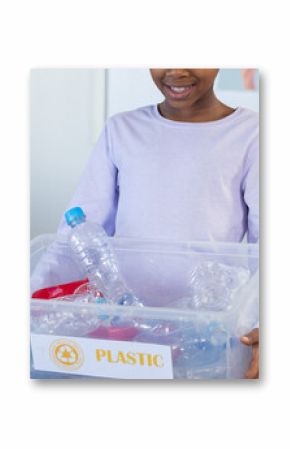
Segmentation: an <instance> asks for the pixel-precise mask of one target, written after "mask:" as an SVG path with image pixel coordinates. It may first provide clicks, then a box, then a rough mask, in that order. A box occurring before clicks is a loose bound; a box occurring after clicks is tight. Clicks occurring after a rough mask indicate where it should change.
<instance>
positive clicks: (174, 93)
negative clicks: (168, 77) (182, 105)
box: [164, 84, 196, 100]
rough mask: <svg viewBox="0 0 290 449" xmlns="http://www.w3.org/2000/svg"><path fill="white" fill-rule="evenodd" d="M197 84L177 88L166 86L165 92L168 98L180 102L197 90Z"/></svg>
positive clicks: (175, 86)
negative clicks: (179, 100)
mask: <svg viewBox="0 0 290 449" xmlns="http://www.w3.org/2000/svg"><path fill="white" fill-rule="evenodd" d="M195 87H196V85H195V84H190V85H187V86H177V85H168V84H164V91H165V94H166V96H168V97H170V98H172V99H175V100H178V99H181V100H183V99H184V98H186V97H188V96H189V95H190V94H191V93H192V92H193V91H194V89H195Z"/></svg>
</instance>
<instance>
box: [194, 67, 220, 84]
mask: <svg viewBox="0 0 290 449" xmlns="http://www.w3.org/2000/svg"><path fill="white" fill-rule="evenodd" d="M218 72H219V70H218V69H200V70H196V76H197V77H198V78H199V80H200V82H201V83H202V84H203V85H204V86H206V87H208V86H210V85H212V84H213V83H214V81H215V79H216V76H217V74H218Z"/></svg>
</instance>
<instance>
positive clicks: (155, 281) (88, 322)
mask: <svg viewBox="0 0 290 449" xmlns="http://www.w3.org/2000/svg"><path fill="white" fill-rule="evenodd" d="M54 239H55V236H53V235H44V236H40V237H38V238H36V239H34V240H33V241H32V243H31V273H32V286H33V287H32V289H33V291H35V290H36V289H39V288H45V287H48V286H51V285H58V284H61V283H67V282H70V281H76V280H79V279H82V278H84V277H85V273H83V272H82V270H80V268H79V265H78V263H77V261H76V260H74V257H73V255H72V254H71V251H70V248H69V246H68V245H67V243H66V242H65V241H64V242H58V243H57V244H55V243H54ZM111 241H112V244H113V246H114V248H115V251H116V254H117V257H118V260H119V264H120V268H121V271H122V274H123V276H124V278H125V281H126V283H127V285H128V286H129V287H130V288H131V289H132V290H133V291H134V292H135V293H136V295H137V296H138V298H140V299H141V300H142V301H143V302H144V304H145V305H146V306H145V307H142V308H141V307H126V306H111V305H103V304H99V305H98V304H74V303H72V302H69V301H62V300H40V299H32V300H31V326H32V328H31V335H32V340H33V339H34V340H33V341H34V345H32V356H31V377H32V378H75V377H113V378H114V377H115V378H174V379H239V378H243V377H244V373H245V371H246V369H247V367H248V364H249V361H250V357H251V348H249V347H247V346H245V345H242V344H241V343H240V341H239V338H240V336H241V335H242V334H243V333H244V332H247V331H249V330H250V329H251V328H252V327H254V326H255V324H256V323H257V320H258V261H259V259H258V255H259V253H258V245H252V244H251V245H247V244H228V243H223V244H221V243H216V242H215V243H200V242H168V241H153V240H133V239H124V238H112V239H111ZM56 256H57V257H56ZM56 259H57V262H56ZM212 262H217V263H219V264H223V265H224V266H230V267H236V268H238V269H242V270H243V269H244V270H247V271H248V273H249V279H248V281H247V282H246V283H245V284H244V285H242V286H241V287H240V288H239V289H238V290H237V292H236V293H235V296H234V301H233V305H232V306H231V307H230V308H228V309H227V310H224V309H222V310H218V311H212V310H184V309H181V308H178V306H177V305H178V303H179V301H180V303H181V302H182V300H183V298H186V297H188V296H189V294H190V292H189V285H190V282H189V280H190V276H191V274H192V271H193V269H194V267H197V266H200V264H204V263H205V264H208V263H212ZM40 266H41V269H39V267H40ZM172 303H173V304H174V307H173V306H172ZM176 304H177V305H176ZM56 314H58V315H57V316H62V315H65V316H70V317H73V321H74V323H81V322H84V323H85V324H84V327H81V326H76V327H74V326H71V323H70V326H69V325H67V326H66V325H64V326H62V327H60V328H59V329H56V330H55V331H53V332H52V331H51V329H50V330H49V329H48V328H46V327H45V326H43V322H44V321H45V320H47V317H52V318H53V319H54V317H56ZM84 317H85V318H84ZM114 326H115V327H116V328H118V329H123V330H124V332H123V333H122V332H121V334H122V337H121V339H120V340H118V333H115V334H114ZM215 326H216V327H217V328H218V329H219V330H220V329H222V334H221V333H219V337H218V338H221V343H220V344H217V345H216V344H214V345H212V344H207V343H208V342H206V339H201V340H199V341H198V344H197V343H196V342H197V337H198V336H206V335H207V334H208V330H209V329H210V330H212V327H215ZM132 328H134V329H135V331H134V332H131V333H130V331H128V329H132ZM152 328H153V329H154V332H152V331H151V332H150V331H148V329H151V330H152ZM98 329H99V330H98ZM100 329H101V330H100ZM108 329H109V330H108ZM45 335H47V338H48V339H49V338H54V337H55V338H57V339H58V341H59V340H60V339H62V340H64V341H66V340H65V339H71V340H70V341H73V342H75V343H76V345H77V346H82V345H83V343H86V344H87V342H88V343H89V346H90V345H91V344H98V343H99V342H102V343H104V341H105V340H108V341H109V340H110V342H111V343H112V344H115V343H116V342H119V343H120V344H121V345H122V344H123V345H125V346H126V347H125V349H124V351H125V350H127V352H126V354H131V352H132V353H134V354H135V353H136V351H137V353H138V354H139V352H140V350H139V349H138V348H140V347H141V349H142V347H143V346H144V344H145V345H147V346H146V347H145V346H144V348H145V349H146V351H148V345H153V346H152V348H153V349H154V348H155V349H156V348H160V350H162V351H163V349H164V348H163V347H165V349H167V353H166V354H167V355H166V357H167V356H168V349H169V353H170V355H169V358H170V361H169V362H168V360H167V359H166V360H167V362H166V363H169V364H171V374H170V369H169V371H168V370H167V371H166V374H165V376H164V377H162V374H159V373H161V371H162V370H159V371H158V369H157V368H158V366H157V365H156V366H155V367H154V369H155V371H154V372H156V373H157V374H156V377H154V375H152V374H150V375H149V374H148V373H149V371H150V370H149V369H148V366H147V367H146V369H145V368H144V366H143V367H139V368H140V369H139V368H138V369H139V371H138V370H137V368H136V366H135V363H134V362H133V361H132V360H133V359H132V354H131V361H130V360H129V359H127V360H124V358H122V357H123V356H122V357H121V356H120V360H118V363H119V362H120V363H121V364H122V365H123V366H122V367H121V368H122V370H121V374H118V373H119V371H118V369H116V368H115V366H116V364H117V362H116V360H117V359H116V360H113V364H112V370H111V371H110V372H109V374H108V375H104V371H102V370H101V369H99V368H100V366H101V365H100V363H94V361H92V360H90V361H89V362H87V363H89V366H88V368H87V370H86V371H85V372H84V370H82V369H79V370H77V369H75V367H74V368H73V369H70V368H69V367H67V366H66V367H63V368H62V367H61V364H58V365H55V366H56V368H55V370H54V369H53V370H49V369H45V370H43V369H40V368H39V366H35V363H34V355H35V357H36V351H38V354H39V353H41V351H44V352H45V351H46V350H47V349H46V347H43V348H42V347H41V344H42V343H41V341H42V340H41V338H44V337H43V336H45ZM44 339H45V338H44ZM91 340H93V341H91ZM35 341H36V343H35ZM37 345H38V346H37ZM130 345H131V346H130ZM142 345H143V346H142ZM156 345H159V346H158V347H157V346H156ZM128 347H129V349H130V348H131V347H132V348H133V349H132V351H131V352H128ZM35 348H36V349H35ZM121 348H122V346H121ZM136 348H137V349H136ZM162 348H163V349H162ZM192 348H194V349H192ZM153 349H152V350H153ZM165 349H164V350H165ZM149 350H150V346H149ZM34 351H35V354H34ZM134 351H135V352H134ZM138 351H139V352H138ZM146 351H145V352H146ZM104 353H105V351H103V352H101V354H102V355H103V354H104ZM118 354H119V353H118ZM148 357H149V356H148ZM84 358H86V355H85V357H84ZM146 360H147V359H146ZM148 360H149V359H148ZM148 360H147V362H148ZM99 362H100V360H99ZM106 362H108V360H106ZM139 362H140V360H139ZM148 363H149V362H148ZM151 364H152V360H151ZM126 365H127V366H126ZM142 369H143V371H144V377H142V374H140V370H141V371H142ZM151 371H153V370H151ZM107 372H108V371H107ZM168 373H169V374H168Z"/></svg>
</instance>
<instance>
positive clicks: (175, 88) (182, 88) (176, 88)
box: [170, 86, 187, 93]
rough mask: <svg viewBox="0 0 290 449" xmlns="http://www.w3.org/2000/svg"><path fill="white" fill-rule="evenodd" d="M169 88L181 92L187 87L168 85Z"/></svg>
mask: <svg viewBox="0 0 290 449" xmlns="http://www.w3.org/2000/svg"><path fill="white" fill-rule="evenodd" d="M170 89H171V90H173V92H177V93H181V92H184V91H185V90H186V89H187V88H186V87H175V86H170Z"/></svg>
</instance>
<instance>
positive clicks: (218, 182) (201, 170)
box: [61, 105, 259, 242]
mask: <svg viewBox="0 0 290 449" xmlns="http://www.w3.org/2000/svg"><path fill="white" fill-rule="evenodd" d="M258 133H259V120H258V114H257V113H255V112H252V111H250V110H247V109H244V108H241V107H240V108H238V109H236V110H235V112H233V113H232V114H231V115H229V116H228V117H226V118H223V119H221V120H217V121H212V122H205V123H188V122H177V121H172V120H169V119H166V118H164V117H162V116H161V115H160V113H159V112H158V108H157V106H156V105H153V106H146V107H142V108H139V109H137V110H134V111H130V112H123V113H121V114H117V115H115V116H113V117H112V118H110V119H109V120H108V121H107V124H106V126H105V128H104V130H103V132H102V134H101V136H100V138H99V140H98V142H97V143H96V145H95V147H94V150H93V152H92V154H91V157H90V159H89V161H88V164H87V167H86V170H85V172H84V174H83V176H82V179H81V181H80V183H79V186H78V188H77V190H76V192H75V194H74V196H73V198H72V201H71V202H70V205H69V206H68V207H73V206H81V207H82V208H83V209H84V211H85V213H86V215H87V217H88V219H89V220H92V221H96V222H98V223H100V224H102V225H103V226H104V228H105V229H106V231H107V233H108V234H109V235H116V236H122V237H136V238H139V237H140V238H157V239H160V238H162V239H163V238H167V239H175V240H183V241H184V240H216V241H232V242H239V241H241V240H242V239H243V237H244V235H245V233H246V232H247V231H248V241H249V242H256V241H257V240H258V238H259V193H258V186H259V174H258V170H259V143H258ZM62 226H64V223H62V225H61V227H62Z"/></svg>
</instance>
